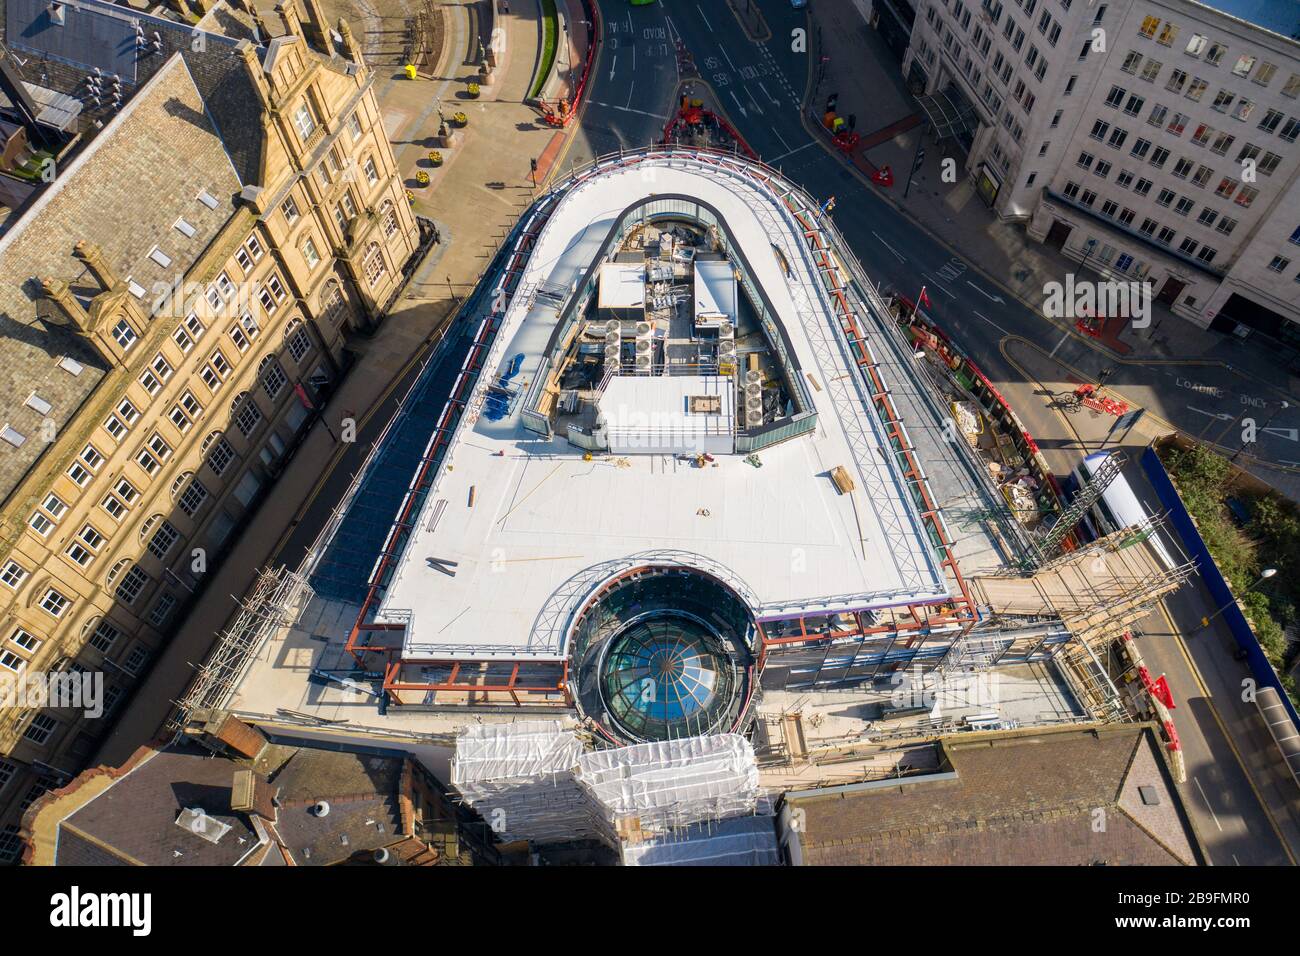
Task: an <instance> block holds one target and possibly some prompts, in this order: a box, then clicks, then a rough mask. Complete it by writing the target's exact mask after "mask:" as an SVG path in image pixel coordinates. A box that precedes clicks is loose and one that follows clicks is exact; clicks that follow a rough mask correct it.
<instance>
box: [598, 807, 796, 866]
mask: <svg viewBox="0 0 1300 956" xmlns="http://www.w3.org/2000/svg"><path fill="white" fill-rule="evenodd" d="M775 824H776V821H775V819H774V818H773V817H770V816H759V817H734V818H732V819H730V820H722V821H720V822H718V823H697V824H695V825H694V826H691V827H687V828H686V829H685V830H680V831H675V832H673V833H669V834H665V835H663V836H659V837H655V838H654V839H652V840H646V841H644V842H642V843H636V844H624V846H623V865H624V866H780V865H781V852H780V850H779V849H778V847H777V842H776V825H775Z"/></svg>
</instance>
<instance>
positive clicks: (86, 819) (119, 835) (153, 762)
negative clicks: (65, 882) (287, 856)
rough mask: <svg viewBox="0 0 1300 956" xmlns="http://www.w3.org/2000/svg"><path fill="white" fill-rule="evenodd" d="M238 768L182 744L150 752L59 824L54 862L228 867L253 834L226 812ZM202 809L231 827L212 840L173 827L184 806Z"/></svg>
mask: <svg viewBox="0 0 1300 956" xmlns="http://www.w3.org/2000/svg"><path fill="white" fill-rule="evenodd" d="M238 769H239V766H238V765H237V764H236V763H234V762H232V761H229V760H221V759H214V758H213V757H212V755H211V754H210V753H208V752H207V751H206V750H203V749H202V748H200V747H198V746H196V745H194V744H190V743H184V744H180V745H178V746H175V747H168V748H166V749H164V750H160V751H158V752H156V753H155V754H154V755H153V756H152V757H150V758H149V759H147V760H145V761H143V762H142V763H141V764H140V765H139V766H137V767H136V768H135V769H133V770H132V771H131V772H130V773H127V774H126V775H125V776H123V777H122V779H120V780H118V781H117V782H115V783H114V784H113V785H112V786H111V787H109V788H108V789H107V790H105V791H104V792H103V793H101V794H100V795H99V796H97V797H95V798H94V799H93V800H91V801H90V802H89V803H87V804H86V805H85V806H84V807H82V808H81V809H79V810H77V811H76V812H75V813H72V814H70V815H69V816H68V817H67V818H66V819H64V820H63V821H62V822H61V823H60V824H59V845H58V851H57V855H56V857H55V863H56V865H58V866H67V865H78V864H85V863H86V862H88V859H89V851H88V850H87V845H92V846H94V847H96V848H97V853H96V854H95V855H97V856H101V857H102V856H104V855H107V856H109V857H116V858H117V859H118V860H120V861H121V862H124V863H128V864H136V865H144V866H232V865H234V864H235V863H238V862H239V861H240V860H241V859H243V857H244V856H245V855H246V854H248V853H249V852H251V851H252V850H253V849H254V848H255V847H256V846H257V845H258V843H259V842H260V837H259V835H258V833H257V832H256V830H255V829H254V828H253V826H252V824H251V823H250V821H249V819H248V817H246V816H245V815H244V814H242V813H235V812H232V811H231V809H230V798H231V785H232V783H233V781H234V775H235V771H236V770H238ZM193 808H197V809H201V810H203V811H205V812H206V813H207V814H208V816H209V817H211V818H213V819H215V820H217V821H218V822H220V823H223V824H225V825H227V826H229V827H230V830H229V831H227V832H226V833H225V834H224V835H223V836H222V837H221V838H220V840H218V841H217V842H216V843H211V842H209V841H208V840H206V839H204V838H203V837H202V836H199V835H198V834H197V833H193V832H191V831H189V830H187V829H186V828H185V827H182V826H178V825H177V823H176V820H177V818H178V817H179V816H180V814H181V812H182V811H184V810H187V809H193Z"/></svg>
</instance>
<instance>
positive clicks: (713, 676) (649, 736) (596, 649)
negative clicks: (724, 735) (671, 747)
mask: <svg viewBox="0 0 1300 956" xmlns="http://www.w3.org/2000/svg"><path fill="white" fill-rule="evenodd" d="M752 630H753V621H752V618H751V617H750V615H749V611H748V609H747V608H746V606H745V605H744V603H743V602H741V601H740V600H739V598H738V597H737V596H736V594H735V593H734V592H733V591H732V590H731V589H730V588H728V587H727V586H726V585H725V584H723V583H722V582H721V581H719V580H718V579H716V578H714V577H711V576H710V575H707V574H703V573H700V572H697V571H695V570H694V569H690V568H683V567H661V568H642V569H637V570H635V571H632V572H630V573H627V574H625V575H623V576H622V577H620V578H619V579H618V580H616V581H613V582H611V583H610V584H609V585H607V586H606V587H605V588H603V589H602V590H601V591H600V593H599V594H598V595H597V596H596V597H595V598H594V599H593V600H592V601H591V602H590V603H589V604H588V605H587V607H586V608H584V610H583V612H582V614H581V615H580V616H579V619H578V621H577V622H576V623H575V627H574V637H573V642H574V643H573V653H574V665H575V666H574V670H573V675H574V694H575V698H576V699H577V702H578V706H579V709H580V710H581V711H582V712H583V713H584V714H585V715H587V716H588V717H590V718H591V719H592V720H593V721H594V722H595V723H596V725H597V727H599V728H601V730H602V732H603V733H605V734H606V736H608V737H610V738H611V739H615V738H617V739H621V740H623V741H626V742H639V741H649V740H669V739H676V738H680V737H692V736H697V735H700V734H709V733H718V732H721V731H725V730H729V729H731V728H732V727H733V726H735V724H736V721H737V720H738V719H739V718H740V717H741V709H742V708H743V706H744V702H745V700H746V699H747V697H748V695H747V694H746V693H745V689H746V688H747V687H748V681H749V679H750V673H749V672H750V668H751V667H752V661H753V659H752V656H751V654H750V651H749V638H750V636H751V633H752Z"/></svg>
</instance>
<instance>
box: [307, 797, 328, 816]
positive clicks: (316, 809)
mask: <svg viewBox="0 0 1300 956" xmlns="http://www.w3.org/2000/svg"><path fill="white" fill-rule="evenodd" d="M310 812H311V815H312V816H314V817H327V816H329V815H330V805H329V804H328V803H326V802H325V801H324V800H321V801H320V802H319V803H316V804H313V805H312V808H311V811H310Z"/></svg>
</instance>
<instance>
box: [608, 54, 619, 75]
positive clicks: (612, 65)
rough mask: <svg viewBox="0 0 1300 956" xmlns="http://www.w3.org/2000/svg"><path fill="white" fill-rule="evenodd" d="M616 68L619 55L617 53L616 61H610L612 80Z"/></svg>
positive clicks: (615, 55)
mask: <svg viewBox="0 0 1300 956" xmlns="http://www.w3.org/2000/svg"><path fill="white" fill-rule="evenodd" d="M616 66H618V54H617V53H615V54H614V59H612V60H610V62H609V78H610V79H611V80H612V79H613V78H614V68H615V67H616Z"/></svg>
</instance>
